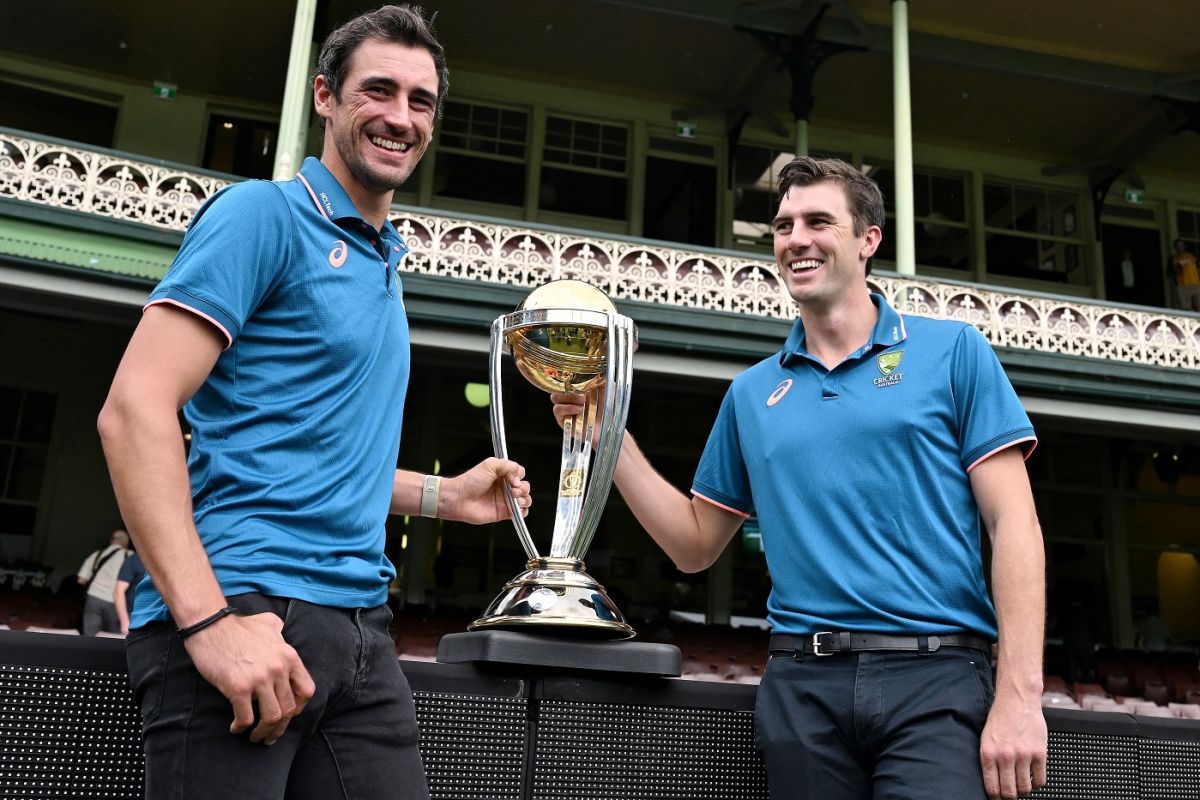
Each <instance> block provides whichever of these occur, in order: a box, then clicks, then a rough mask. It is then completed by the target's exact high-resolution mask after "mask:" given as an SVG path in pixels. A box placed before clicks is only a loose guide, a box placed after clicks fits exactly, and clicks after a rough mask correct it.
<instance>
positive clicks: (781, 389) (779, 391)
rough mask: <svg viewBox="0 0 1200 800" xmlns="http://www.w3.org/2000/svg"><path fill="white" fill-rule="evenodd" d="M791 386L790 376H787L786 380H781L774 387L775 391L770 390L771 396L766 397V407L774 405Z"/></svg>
mask: <svg viewBox="0 0 1200 800" xmlns="http://www.w3.org/2000/svg"><path fill="white" fill-rule="evenodd" d="M791 388H792V379H791V378H788V379H787V380H785V381H783V382H781V383H780V384H779V385H778V386H776V387H775V391H773V392H771V396H770V397H768V398H767V407H768V408H770V407H771V406H773V405H775V404H776V403H778V402H779V401H780V400H782V399H783V396H784V395H785V394H787V393H788V389H791Z"/></svg>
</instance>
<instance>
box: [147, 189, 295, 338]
mask: <svg viewBox="0 0 1200 800" xmlns="http://www.w3.org/2000/svg"><path fill="white" fill-rule="evenodd" d="M291 228H292V220H291V212H290V210H289V208H288V204H287V200H286V198H285V197H284V196H283V192H282V191H280V189H279V187H278V186H276V185H275V184H273V183H271V182H269V181H248V182H246V183H239V184H235V185H233V186H230V187H227V188H225V189H223V190H221V191H220V192H218V193H217V194H216V195H214V196H213V197H212V198H211V199H210V200H209V201H208V202H207V203H205V204H204V205H203V206H201V208H200V210H199V211H198V212H197V213H196V216H195V217H194V218H193V220H192V223H191V226H190V227H189V228H188V232H187V234H186V235H185V236H184V238H183V244H182V245H181V246H180V248H179V253H178V254H177V255H176V256H175V261H174V262H173V263H172V264H171V268H170V269H169V270H167V274H166V275H165V276H164V277H163V279H162V281H161V282H160V283H159V284H158V286H157V287H155V289H154V291H153V292H151V293H150V298H149V300H148V301H147V303H146V306H147V307H149V306H152V305H157V304H161V303H165V304H169V305H174V306H179V307H182V308H184V309H186V310H188V311H191V312H193V313H195V314H197V315H199V316H200V317H203V318H204V319H206V320H207V321H209V322H210V323H212V324H213V325H214V326H215V327H216V328H217V329H218V330H219V331H220V333H221V334H222V335H223V336H224V337H225V345H226V347H228V346H229V345H230V344H232V343H233V341H234V340H235V339H236V338H237V336H238V333H239V332H240V331H241V327H242V324H243V323H244V322H245V321H246V319H247V318H248V317H249V316H250V314H251V312H253V311H254V309H255V308H257V307H258V305H259V304H260V303H261V302H262V299H263V298H264V297H265V296H266V295H267V294H268V293H269V291H270V289H271V287H272V286H273V285H274V284H275V283H276V282H277V281H278V279H279V277H280V276H281V275H282V274H283V272H284V270H285V268H286V266H287V262H288V247H289V243H290V241H291Z"/></svg>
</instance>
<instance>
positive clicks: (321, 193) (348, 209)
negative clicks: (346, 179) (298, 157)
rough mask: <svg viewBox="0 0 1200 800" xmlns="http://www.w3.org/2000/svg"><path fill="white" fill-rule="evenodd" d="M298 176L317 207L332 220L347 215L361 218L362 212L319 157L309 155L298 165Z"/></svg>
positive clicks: (343, 217)
mask: <svg viewBox="0 0 1200 800" xmlns="http://www.w3.org/2000/svg"><path fill="white" fill-rule="evenodd" d="M300 177H301V178H302V179H303V180H302V182H303V183H304V184H305V188H307V189H308V190H309V191H310V192H312V196H313V200H314V201H316V204H317V207H318V208H319V209H320V210H321V213H322V214H324V215H325V216H326V217H328V218H329V219H331V220H333V221H334V222H336V221H338V220H340V219H346V218H347V217H349V218H352V219H362V214H359V213H358V209H357V208H355V207H354V201H353V200H351V199H350V195H348V194H346V190H345V189H343V188H342V185H341V184H340V183H338V180H337V178H335V177H333V173H332V172H330V171H329V168H328V167H326V166H325V165H324V164H322V163H321V162H320V160H319V159H317V158H314V157H313V156H309V157H308V158H306V159H304V164H303V165H302V166H301V167H300Z"/></svg>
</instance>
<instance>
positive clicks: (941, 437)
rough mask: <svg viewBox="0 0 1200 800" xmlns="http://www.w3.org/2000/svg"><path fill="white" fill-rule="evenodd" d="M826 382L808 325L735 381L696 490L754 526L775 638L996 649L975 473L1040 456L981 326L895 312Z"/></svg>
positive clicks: (880, 303)
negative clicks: (946, 642) (918, 638)
mask: <svg viewBox="0 0 1200 800" xmlns="http://www.w3.org/2000/svg"><path fill="white" fill-rule="evenodd" d="M871 299H872V301H873V302H874V304H875V306H876V308H877V310H878V313H879V317H878V321H877V322H876V325H875V328H874V331H873V332H872V335H871V339H870V341H868V342H867V343H866V344H865V345H863V347H862V348H860V349H859V350H857V351H855V352H854V353H851V354H850V356H849V357H847V358H846V360H845V361H843V362H842V363H841V364H838V365H837V366H835V367H834V368H833V369H827V368H826V367H825V366H824V365H823V364H821V362H820V361H819V360H817V359H816V358H815V357H814V356H812V355H811V354H809V352H808V350H807V349H806V348H805V333H804V323H803V321H802V320H799V319H797V320H796V323H795V325H794V326H793V328H792V332H791V334H790V336H789V337H788V339H787V342H786V343H785V344H784V348H783V350H782V351H781V352H780V353H778V354H777V355H775V356H772V357H771V358H768V359H767V360H765V361H762V362H761V363H759V364H757V365H755V366H753V367H751V368H750V369H748V370H746V371H745V372H744V373H742V374H740V375H738V376H737V378H735V379H734V381H733V384H732V385H731V386H730V388H729V391H728V392H727V393H726V395H725V399H724V401H723V403H722V405H721V410H720V413H719V415H718V417H717V421H716V423H715V424H714V427H713V431H712V434H711V435H710V437H709V440H708V445H707V446H706V447H705V450H704V454H703V456H702V457H701V460H700V465H699V467H698V468H697V471H696V477H695V481H694V483H693V486H692V491H693V492H694V493H695V494H696V495H698V496H700V497H702V498H704V499H706V500H709V501H710V502H713V503H715V504H717V505H719V506H722V507H724V508H726V509H728V510H731V511H734V512H735V513H739V514H745V515H750V514H757V515H758V518H759V524H760V526H761V529H762V540H763V546H764V548H765V551H766V557H767V567H768V569H769V570H770V573H771V579H772V590H771V595H770V598H769V599H768V602H767V610H768V617H769V620H770V623H771V627H772V630H773V631H775V632H776V633H791V634H810V633H815V632H818V631H874V632H878V633H895V634H939V633H952V632H973V633H978V634H981V635H983V636H988V637H995V636H996V614H995V610H994V608H993V606H992V602H991V599H990V598H989V597H988V593H987V588H986V585H985V582H984V575H983V567H982V556H981V550H980V535H981V530H980V524H979V510H978V507H977V506H976V504H975V498H974V496H973V494H972V492H971V485H970V478H969V472H970V470H971V469H972V468H973V467H974V466H975V465H977V464H978V463H979V462H980V461H982V460H984V459H986V458H987V457H988V456H990V455H992V454H993V453H995V452H997V451H999V450H1002V449H1004V448H1006V447H1010V446H1012V445H1014V444H1021V445H1022V446H1024V447H1025V448H1026V450H1027V451H1032V449H1033V446H1034V444H1035V442H1036V439H1035V436H1034V432H1033V427H1032V425H1031V424H1030V422H1029V417H1028V416H1027V415H1026V414H1025V411H1024V409H1023V408H1022V407H1021V403H1020V401H1019V400H1018V399H1017V395H1016V392H1014V391H1013V388H1012V385H1011V384H1010V383H1009V381H1008V378H1007V377H1006V376H1005V374H1004V371H1003V369H1002V368H1001V366H1000V362H999V360H998V359H997V358H996V355H995V353H994V352H993V351H992V349H991V347H990V346H989V345H988V343H987V341H986V340H985V339H984V338H983V336H982V335H981V334H980V333H979V331H978V330H976V329H975V328H974V327H973V326H971V325H969V324H965V323H962V322H953V321H948V320H933V319H926V318H923V317H914V316H904V317H902V316H901V315H900V314H898V313H897V312H896V311H895V310H894V309H893V308H892V307H891V306H889V305H888V304H887V302H886V301H885V300H884V299H883V298H882V297H881V296H879V295H877V294H873V295H872V296H871Z"/></svg>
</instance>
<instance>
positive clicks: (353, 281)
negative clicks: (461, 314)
mask: <svg viewBox="0 0 1200 800" xmlns="http://www.w3.org/2000/svg"><path fill="white" fill-rule="evenodd" d="M405 253H406V249H405V246H404V243H403V242H402V240H401V239H400V236H399V234H398V233H397V232H396V230H395V228H393V227H392V225H391V223H390V222H388V223H385V224H384V226H383V229H382V230H376V229H375V228H373V227H372V226H371V225H370V224H369V223H367V222H366V221H365V220H363V219H362V217H361V215H360V214H359V213H358V211H357V209H355V207H354V204H353V203H352V202H351V200H350V197H349V196H348V195H347V194H346V192H345V191H344V190H343V189H342V187H341V186H340V185H339V184H338V182H337V180H336V179H335V178H334V176H333V175H332V174H331V173H330V172H329V171H328V170H327V169H326V168H325V166H324V165H322V164H321V163H320V162H319V161H318V160H316V159H313V158H309V159H307V160H306V161H305V162H304V165H303V168H302V169H301V171H300V174H299V175H298V176H297V177H296V178H295V179H293V180H290V181H281V182H268V181H248V182H245V183H239V184H236V185H234V186H230V187H228V188H226V189H224V190H222V191H221V192H219V193H218V194H217V195H216V196H215V197H213V198H212V199H211V200H210V201H209V202H208V203H206V204H205V205H204V206H203V207H202V208H201V209H200V210H199V211H198V212H197V214H196V216H195V218H194V219H193V220H192V223H191V226H190V227H189V229H188V232H187V235H186V236H185V237H184V240H183V244H182V246H181V248H180V250H179V254H178V255H177V256H176V258H175V261H174V263H173V264H172V265H171V268H170V270H169V271H168V272H167V274H166V276H165V277H164V278H163V280H162V282H161V283H160V284H159V285H158V287H157V288H155V289H154V291H153V292H152V293H151V295H150V299H149V302H148V303H147V307H149V306H153V305H158V304H169V305H172V306H175V307H177V308H181V309H184V310H185V311H187V312H190V313H193V314H196V315H198V316H199V317H201V318H203V319H205V320H207V321H208V322H209V323H210V324H212V325H213V327H214V329H215V330H216V331H217V332H218V333H219V334H220V335H221V336H222V337H223V338H224V339H225V341H226V345H227V346H226V348H225V350H224V351H223V352H222V353H221V355H220V357H219V358H218V359H217V363H216V365H215V366H214V368H213V370H212V373H211V374H210V375H209V376H208V379H207V380H206V381H205V382H204V385H203V386H201V387H200V389H199V391H197V392H196V394H195V396H193V397H192V399H191V400H190V402H188V403H187V405H186V406H185V407H184V413H185V415H186V417H187V420H188V423H189V424H190V425H191V428H192V439H191V446H190V450H189V453H188V471H189V474H190V477H191V489H192V502H193V506H194V516H195V522H196V529H197V531H198V532H199V534H200V538H201V540H202V541H203V543H204V548H205V550H206V552H207V553H208V557H209V560H210V561H211V562H212V566H213V570H214V571H215V573H216V576H217V580H218V581H219V582H220V584H221V588H222V589H223V590H224V592H225V594H227V595H233V594H241V593H245V592H252V591H256V592H262V593H264V594H269V595H274V596H279V597H291V598H297V599H300V600H306V601H309V602H312V603H318V604H322V605H328V606H336V607H370V606H376V605H379V604H381V603H383V602H384V601H385V600H386V599H387V588H388V584H389V583H390V582H391V580H392V579H393V578H394V577H395V574H396V572H395V569H394V567H393V566H392V564H391V563H390V562H389V561H388V559H387V558H386V557H385V556H384V522H385V520H386V517H387V513H388V507H389V504H390V500H391V494H392V483H393V476H394V471H395V467H396V456H397V451H398V449H399V446H400V428H401V421H402V418H403V415H404V396H405V392H406V391H407V388H408V377H409V363H410V359H409V331H408V320H407V318H406V316H405V312H404V304H403V300H402V286H401V282H400V276H399V273H398V267H399V265H400V261H401V259H402V258H403V257H404V255H405ZM166 616H167V609H166V607H165V605H164V604H163V602H162V598H161V597H160V596H159V595H158V593H157V592H156V591H154V588H153V586H152V585H151V584H150V583H149V582H148V581H147V582H145V583H143V584H142V585H141V586H139V593H138V595H137V597H136V600H135V613H134V617H133V625H134V626H135V627H136V626H139V625H143V624H145V623H146V622H149V621H151V620H158V619H164V618H166Z"/></svg>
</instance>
